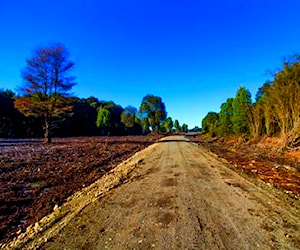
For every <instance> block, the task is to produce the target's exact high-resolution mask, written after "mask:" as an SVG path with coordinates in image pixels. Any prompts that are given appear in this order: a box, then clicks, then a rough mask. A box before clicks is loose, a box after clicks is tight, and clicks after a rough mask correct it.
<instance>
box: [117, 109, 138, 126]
mask: <svg viewBox="0 0 300 250" xmlns="http://www.w3.org/2000/svg"><path fill="white" fill-rule="evenodd" d="M136 114H137V109H136V108H135V107H132V106H127V107H126V108H125V109H124V111H123V112H122V113H121V122H122V123H123V124H124V125H125V126H126V128H132V127H133V126H134V125H135V123H136Z"/></svg>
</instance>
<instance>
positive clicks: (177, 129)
mask: <svg viewBox="0 0 300 250" xmlns="http://www.w3.org/2000/svg"><path fill="white" fill-rule="evenodd" d="M174 128H175V130H176V132H180V130H181V127H180V125H179V121H178V120H175V121H174Z"/></svg>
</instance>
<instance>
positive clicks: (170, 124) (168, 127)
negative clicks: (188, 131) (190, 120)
mask: <svg viewBox="0 0 300 250" xmlns="http://www.w3.org/2000/svg"><path fill="white" fill-rule="evenodd" d="M164 127H165V129H166V131H167V132H168V133H171V132H172V130H173V120H172V118H171V117H168V118H167V119H166V121H165V123H164Z"/></svg>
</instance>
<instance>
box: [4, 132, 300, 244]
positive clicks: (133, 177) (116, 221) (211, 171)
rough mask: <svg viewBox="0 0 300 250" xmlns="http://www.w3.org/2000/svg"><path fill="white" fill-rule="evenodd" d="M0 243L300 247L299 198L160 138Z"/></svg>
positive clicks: (187, 145)
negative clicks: (16, 237) (9, 241)
mask: <svg viewBox="0 0 300 250" xmlns="http://www.w3.org/2000/svg"><path fill="white" fill-rule="evenodd" d="M2 248H10V249H11V248H23V249H299V248H300V210H299V203H298V201H296V200H294V201H293V200H291V199H289V198H288V197H287V196H285V195H284V194H283V193H282V192H280V191H278V190H276V189H274V188H273V187H271V186H268V185H266V184H264V183H258V182H257V181H256V182H255V184H254V183H253V182H252V181H251V180H250V179H245V178H244V177H242V176H240V175H238V174H237V173H236V172H234V171H233V170H231V169H230V168H229V167H228V162H226V161H225V160H222V159H220V158H218V157H217V156H216V155H214V154H212V153H210V152H209V151H207V150H206V149H204V148H202V147H199V146H198V145H197V144H194V143H191V142H189V141H188V140H187V139H185V137H183V136H172V137H167V138H164V139H161V140H160V141H159V142H158V143H155V144H153V145H151V146H149V147H148V148H146V149H145V150H143V151H140V152H138V153H137V154H135V155H134V156H133V157H131V158H130V159H128V160H127V161H125V162H123V163H122V164H120V165H119V166H118V167H116V168H115V169H113V170H112V171H111V172H110V173H108V174H105V175H104V176H103V177H102V178H101V179H99V180H98V181H96V182H95V183H93V184H92V185H91V186H89V187H86V188H84V189H82V190H81V191H79V192H77V193H75V194H74V195H72V196H71V197H70V198H69V199H68V201H67V202H66V203H65V204H63V205H62V206H60V207H54V210H53V213H52V214H49V215H48V216H46V217H45V218H43V219H41V220H40V221H39V222H38V223H36V224H34V225H32V226H31V227H29V228H28V229H27V230H26V232H25V233H23V234H21V235H20V236H19V237H18V239H16V240H15V241H13V242H11V243H9V244H6V245H3V246H2Z"/></svg>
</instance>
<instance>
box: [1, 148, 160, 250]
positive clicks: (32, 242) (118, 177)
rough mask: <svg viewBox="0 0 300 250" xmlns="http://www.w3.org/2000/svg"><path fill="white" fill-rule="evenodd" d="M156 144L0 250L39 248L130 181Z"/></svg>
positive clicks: (138, 153)
mask: <svg viewBox="0 0 300 250" xmlns="http://www.w3.org/2000/svg"><path fill="white" fill-rule="evenodd" d="M156 146H157V144H156V143H155V144H152V145H150V146H149V147H147V148H146V149H144V150H142V151H139V152H137V153H135V154H134V155H133V156H131V157H130V158H128V159H127V160H125V161H124V162H122V163H121V164H119V165H118V166H117V167H116V168H114V169H113V170H111V171H110V172H108V173H107V174H105V175H104V176H102V177H101V178H100V179H99V180H97V181H96V182H94V183H93V184H91V185H90V186H88V187H86V188H83V189H82V190H80V191H78V192H76V193H74V194H73V195H72V196H70V197H69V198H68V199H67V201H66V202H65V203H64V204H63V205H62V206H60V207H59V206H58V205H55V206H54V208H53V212H52V213H51V214H48V215H47V216H45V217H43V218H42V219H40V220H39V221H38V222H36V223H35V224H32V225H30V226H28V227H27V228H26V230H25V232H24V233H21V234H20V235H18V236H17V237H16V238H15V239H14V240H12V241H11V242H8V243H0V249H23V248H25V247H26V249H38V248H39V247H40V246H41V245H43V244H44V243H45V242H47V241H49V240H50V239H51V238H52V237H54V236H55V235H56V234H58V233H59V231H60V230H62V229H63V228H64V227H65V226H66V225H67V224H68V223H69V222H70V221H71V220H72V219H73V218H74V217H75V216H76V215H77V214H78V213H79V212H80V211H81V210H82V209H84V208H85V207H86V206H88V205H89V204H90V203H92V202H95V201H96V200H97V199H99V198H101V197H103V196H105V195H106V194H107V193H108V192H109V191H110V190H111V189H113V188H115V187H117V186H119V185H120V184H122V183H125V182H128V181H129V180H130V173H131V172H132V171H133V170H134V169H135V168H136V167H137V166H138V165H140V164H141V163H142V162H143V155H145V154H147V153H148V152H150V151H152V150H153V148H154V147H156Z"/></svg>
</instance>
